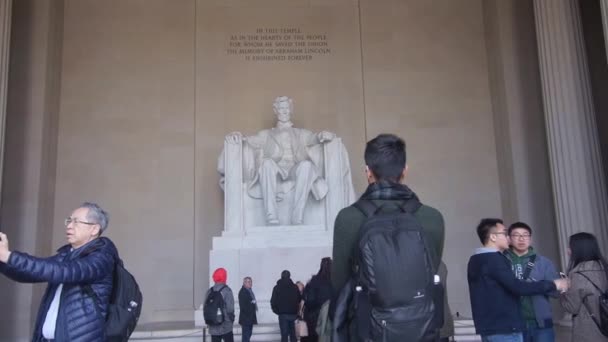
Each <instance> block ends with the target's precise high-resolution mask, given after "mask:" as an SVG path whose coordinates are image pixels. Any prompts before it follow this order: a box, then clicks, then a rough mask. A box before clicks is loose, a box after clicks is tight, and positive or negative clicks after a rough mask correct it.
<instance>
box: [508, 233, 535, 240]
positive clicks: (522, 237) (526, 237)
mask: <svg viewBox="0 0 608 342" xmlns="http://www.w3.org/2000/svg"><path fill="white" fill-rule="evenodd" d="M530 236H532V235H530V234H513V235H511V239H513V240H529V239H530Z"/></svg>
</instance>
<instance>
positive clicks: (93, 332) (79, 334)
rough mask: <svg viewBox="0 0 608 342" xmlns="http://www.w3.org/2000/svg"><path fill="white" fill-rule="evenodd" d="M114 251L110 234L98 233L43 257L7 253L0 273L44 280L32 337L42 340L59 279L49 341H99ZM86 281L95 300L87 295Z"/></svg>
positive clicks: (31, 280) (115, 256)
mask: <svg viewBox="0 0 608 342" xmlns="http://www.w3.org/2000/svg"><path fill="white" fill-rule="evenodd" d="M117 260H118V252H117V250H116V247H115V246H114V243H112V241H110V239H108V238H105V237H101V238H98V239H95V240H93V241H91V242H89V243H87V244H86V245H84V246H82V247H80V248H78V249H76V250H73V251H71V246H70V245H66V246H63V247H61V248H60V249H59V250H58V253H57V254H56V255H54V256H51V257H49V258H37V257H34V256H31V255H28V254H25V253H21V252H12V253H11V255H10V257H9V259H8V262H7V263H6V264H4V263H0V272H1V273H3V274H4V275H6V276H7V277H9V278H11V279H13V280H15V281H18V282H23V283H42V282H47V283H48V287H47V288H46V291H45V293H44V296H43V297H42V302H41V304H40V309H39V310H38V316H37V319H36V326H35V328H34V333H33V337H32V341H33V342H41V341H44V338H43V336H42V325H43V324H44V320H45V318H46V314H47V312H48V310H49V306H50V305H51V302H52V301H53V297H54V295H55V291H56V290H57V287H58V286H59V284H63V290H62V292H61V299H60V304H59V312H58V315H57V325H56V328H55V340H56V341H62V342H64V341H65V342H68V341H69V342H97V341H99V342H103V341H105V332H104V331H105V317H106V312H107V308H108V303H109V301H110V295H111V294H112V280H113V279H112V277H113V270H114V265H115V263H116V261H117ZM84 285H88V286H90V287H91V288H92V290H93V291H94V292H95V294H96V295H97V298H98V300H99V304H97V303H98V302H97V300H96V299H94V298H91V297H90V296H89V295H87V294H86V293H85V292H84V290H83V286H84Z"/></svg>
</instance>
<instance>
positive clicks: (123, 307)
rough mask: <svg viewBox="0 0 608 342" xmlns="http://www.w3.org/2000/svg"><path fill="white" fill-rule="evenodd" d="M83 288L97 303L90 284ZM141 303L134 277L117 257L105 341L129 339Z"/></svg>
mask: <svg viewBox="0 0 608 342" xmlns="http://www.w3.org/2000/svg"><path fill="white" fill-rule="evenodd" d="M84 289H85V291H86V292H87V293H88V294H89V296H91V297H93V298H94V299H95V301H96V302H97V304H99V298H98V297H97V295H96V294H95V292H94V291H93V289H92V288H91V286H89V285H87V286H85V287H84ZM142 303H143V295H142V293H141V290H140V289H139V285H138V284H137V281H136V280H135V277H133V275H132V274H131V273H129V271H127V270H126V269H125V267H124V264H123V262H122V260H120V259H118V261H117V262H116V264H115V267H114V276H113V281H112V294H111V296H110V304H109V305H108V312H107V316H106V340H105V341H109V342H125V341H128V340H129V337H130V336H131V334H132V333H133V331H134V330H135V327H136V326H137V321H138V320H139V316H140V315H141V307H142ZM96 307H97V306H96Z"/></svg>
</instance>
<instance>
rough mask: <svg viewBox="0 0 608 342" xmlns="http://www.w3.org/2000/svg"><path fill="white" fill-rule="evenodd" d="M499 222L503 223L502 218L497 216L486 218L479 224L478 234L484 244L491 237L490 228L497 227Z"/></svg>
mask: <svg viewBox="0 0 608 342" xmlns="http://www.w3.org/2000/svg"><path fill="white" fill-rule="evenodd" d="M498 224H503V223H502V220H501V219H497V218H484V219H481V222H479V224H478V225H477V236H479V241H481V243H482V244H484V245H485V244H486V242H488V239H489V238H490V230H492V228H494V227H496V226H497V225H498Z"/></svg>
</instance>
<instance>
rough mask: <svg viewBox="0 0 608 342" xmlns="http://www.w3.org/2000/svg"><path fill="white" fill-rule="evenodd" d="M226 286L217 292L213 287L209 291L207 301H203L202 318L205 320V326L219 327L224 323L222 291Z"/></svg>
mask: <svg viewBox="0 0 608 342" xmlns="http://www.w3.org/2000/svg"><path fill="white" fill-rule="evenodd" d="M225 287H226V286H222V287H221V288H220V289H219V290H217V291H215V290H214V289H213V287H211V288H210V289H209V294H208V295H207V299H205V305H204V306H203V317H204V318H205V324H207V325H221V324H222V323H224V321H225V320H226V318H225V317H224V309H225V307H226V303H225V302H224V297H223V296H222V290H223V289H224V288H225Z"/></svg>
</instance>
